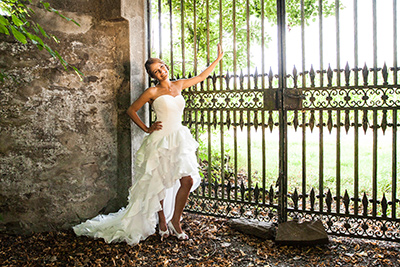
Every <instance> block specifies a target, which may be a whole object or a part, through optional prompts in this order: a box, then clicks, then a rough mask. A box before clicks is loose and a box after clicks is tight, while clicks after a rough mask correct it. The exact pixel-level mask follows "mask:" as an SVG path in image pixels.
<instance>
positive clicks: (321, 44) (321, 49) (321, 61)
mask: <svg viewBox="0 0 400 267" xmlns="http://www.w3.org/2000/svg"><path fill="white" fill-rule="evenodd" d="M322 8H323V0H319V5H318V21H319V64H320V67H319V71H320V75H319V77H320V81H319V84H320V87H323V86H324V38H323V13H322Z"/></svg>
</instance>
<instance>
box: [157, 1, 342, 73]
mask: <svg viewBox="0 0 400 267" xmlns="http://www.w3.org/2000/svg"><path fill="white" fill-rule="evenodd" d="M152 3H153V7H152V8H153V10H154V12H153V15H154V20H155V23H156V24H157V23H158V18H159V13H161V25H162V27H163V29H162V31H164V33H168V31H169V30H170V28H172V34H171V35H172V40H169V41H170V42H171V43H170V44H169V45H168V44H167V43H168V42H163V47H162V48H161V50H162V54H163V55H167V57H166V58H163V59H164V60H165V61H166V62H167V64H169V65H171V63H172V59H171V58H170V49H171V48H172V49H173V51H172V52H173V57H174V58H173V66H174V75H175V76H177V75H178V74H179V75H182V71H181V70H179V67H180V66H179V65H180V64H182V61H183V57H182V56H181V54H182V45H183V46H184V51H185V64H186V63H187V66H186V68H185V69H186V72H188V71H190V72H192V71H193V72H196V70H195V69H194V68H193V65H194V64H193V63H194V61H195V58H194V54H195V53H194V51H196V53H197V57H196V60H197V64H198V68H199V69H200V68H203V67H205V66H207V65H209V63H210V61H211V60H213V56H212V54H213V53H211V56H210V50H211V52H214V49H215V47H216V45H217V44H218V43H219V42H222V45H223V47H224V51H225V57H224V65H225V66H228V68H229V69H232V66H233V65H234V64H235V63H236V66H237V68H238V69H245V68H246V67H254V66H253V62H250V65H251V66H248V58H249V57H248V54H251V49H252V48H253V47H259V46H261V44H262V43H264V45H265V46H266V47H268V43H270V42H271V41H272V38H274V37H275V36H271V34H270V33H269V32H267V30H266V26H267V25H269V26H271V25H276V22H277V15H276V13H277V10H276V0H265V1H264V2H263V6H262V3H261V1H260V0H239V1H232V0H195V1H181V0H179V1H178V0H171V1H167V0H163V1H162V3H161V6H158V1H153V2H152ZM168 3H170V4H171V8H170V7H169V5H168ZM318 4H319V1H318V0H305V1H304V19H305V23H308V22H309V21H310V20H315V19H316V17H317V16H318V12H319V6H318ZM322 5H323V6H322V10H323V14H324V15H325V16H330V15H333V14H334V11H335V2H334V1H328V0H323V1H322ZM340 7H341V8H342V5H341V4H340ZM171 11H172V14H171V13H170V12H171ZM286 17H287V24H288V27H293V26H298V25H300V24H301V8H300V0H294V1H286ZM171 21H172V26H171ZM182 28H183V29H182ZM263 29H264V32H263ZM182 32H183V34H182ZM163 38H164V39H165V38H170V37H169V36H168V37H167V34H164V37H163ZM164 39H163V40H164ZM182 40H183V41H182ZM248 45H250V51H248ZM156 56H158V55H156ZM168 57H169V58H168ZM186 76H187V73H186Z"/></svg>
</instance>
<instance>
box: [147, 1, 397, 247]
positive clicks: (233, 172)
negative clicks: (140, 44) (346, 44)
mask: <svg viewBox="0 0 400 267" xmlns="http://www.w3.org/2000/svg"><path fill="white" fill-rule="evenodd" d="M200 2H201V1H197V0H195V1H191V2H188V1H181V2H179V8H180V9H179V13H174V11H173V8H176V7H177V6H176V5H177V3H178V2H177V3H175V4H174V1H171V0H169V1H165V3H164V1H161V0H160V1H158V2H157V3H153V6H154V7H155V8H154V9H153V10H154V13H155V14H157V16H156V20H155V21H156V22H157V21H158V22H159V23H158V27H159V30H158V31H157V32H156V34H158V35H159V48H158V52H154V54H153V55H152V56H159V57H163V55H164V54H165V52H163V49H166V50H167V51H168V50H169V51H170V53H169V56H168V57H166V59H165V58H164V59H165V60H166V61H167V62H169V63H170V64H172V65H173V66H175V68H172V69H173V75H175V76H177V78H179V76H180V75H181V76H183V77H186V76H188V77H190V76H191V75H195V74H196V73H197V69H198V68H199V65H197V64H192V68H191V71H190V72H189V71H188V69H189V67H185V66H186V64H187V62H188V58H190V60H193V62H194V63H196V62H197V57H198V53H199V51H200V49H197V48H196V47H198V46H196V44H198V39H199V38H200V37H199V36H200V33H199V34H197V33H194V34H193V38H192V39H191V40H192V41H193V44H194V45H193V51H189V50H188V49H187V48H185V47H186V45H187V44H186V43H185V41H184V39H185V36H186V37H187V35H185V33H186V31H190V29H191V28H190V27H189V28H186V27H185V23H186V24H191V25H192V26H193V25H194V28H196V24H198V23H199V22H198V21H197V20H198V19H199V18H198V17H197V16H199V17H202V15H198V14H199V13H200V11H198V12H197V13H196V10H198V9H200V7H201V8H202V12H205V13H206V17H205V20H206V22H205V23H206V25H207V26H206V29H208V30H206V31H205V35H206V41H207V45H206V52H207V53H206V54H207V62H209V60H210V56H209V55H210V52H209V49H210V45H209V43H212V41H211V38H210V34H211V33H210V26H209V23H211V21H214V22H216V23H218V29H219V33H220V34H221V33H223V32H224V30H223V29H222V28H223V27H224V26H225V25H224V21H223V18H222V16H219V17H218V20H216V21H215V20H213V19H212V16H210V13H212V12H213V11H212V10H211V8H212V7H217V8H218V10H219V12H220V13H221V14H226V10H225V11H224V9H223V6H225V4H226V3H227V2H229V3H231V5H230V6H229V8H230V13H229V16H230V18H231V20H232V21H231V22H229V23H231V24H230V25H231V26H230V27H231V28H230V29H231V30H232V31H233V34H232V35H231V38H233V39H232V41H233V42H232V43H233V45H232V49H233V53H231V54H230V53H227V55H228V56H229V55H231V56H232V57H231V59H232V61H231V63H232V65H231V68H233V71H231V72H229V71H224V68H227V66H223V65H222V64H221V65H220V67H219V69H218V71H217V73H216V74H214V75H213V76H210V77H208V79H207V80H206V81H204V82H203V83H201V84H199V85H197V86H194V87H192V88H189V89H188V90H186V91H185V92H184V93H183V94H184V97H185V99H186V109H185V112H184V117H183V122H184V123H185V124H186V125H187V126H188V127H189V128H190V129H191V131H192V133H193V134H194V136H195V137H196V139H197V140H199V142H200V144H201V147H200V149H199V155H198V156H199V161H200V164H201V166H202V174H203V182H202V184H201V186H200V188H199V189H197V190H196V191H195V192H194V193H193V194H192V195H191V197H190V201H189V203H188V207H187V209H188V210H191V211H195V212H199V213H205V214H212V215H217V216H226V217H246V218H257V219H259V220H265V221H270V222H274V223H278V222H282V221H286V220H288V219H297V220H314V219H317V218H318V219H321V220H322V221H323V223H324V225H325V227H326V229H327V231H328V232H329V233H330V234H334V235H343V236H355V237H363V238H373V239H383V240H392V241H400V231H399V230H398V229H400V225H399V223H400V221H399V212H400V207H399V205H400V204H399V201H400V200H399V194H400V192H399V188H398V186H397V184H398V167H399V163H398V153H399V146H398V142H397V139H398V128H399V126H400V123H399V119H398V117H399V115H400V109H399V107H400V88H399V84H398V80H399V67H397V31H398V27H397V1H396V0H394V1H393V2H392V8H393V14H392V20H393V24H392V30H393V31H392V33H393V38H392V42H393V45H392V49H393V51H392V52H393V53H392V55H393V57H392V59H393V64H392V67H388V66H387V65H386V63H383V64H382V66H378V62H380V61H379V60H378V57H377V54H378V40H377V36H378V28H377V26H376V25H377V17H378V16H377V13H376V12H377V9H378V7H379V6H378V5H377V3H376V1H375V0H371V3H370V4H371V11H372V12H371V13H372V22H373V24H372V25H373V27H372V43H373V44H372V54H373V59H372V61H371V63H368V64H372V67H369V66H367V63H364V64H363V67H359V66H358V65H359V64H358V62H359V46H360V45H359V44H358V37H357V32H358V28H359V26H358V23H359V21H358V9H359V7H358V1H357V0H354V1H353V3H352V7H351V9H352V11H353V21H354V24H353V28H354V40H353V45H354V46H353V48H354V49H353V54H354V59H352V60H351V61H352V64H353V67H350V63H348V62H346V63H344V64H343V63H342V62H343V59H342V58H341V56H340V51H343V48H342V43H341V41H340V27H339V25H340V19H339V17H340V10H342V8H343V6H342V3H340V2H339V1H332V4H331V5H330V6H324V4H323V1H319V0H316V1H315V2H316V3H315V4H316V5H317V7H316V9H315V12H316V17H317V18H318V20H319V24H318V31H317V33H316V34H317V35H318V36H319V48H318V54H319V58H320V61H319V62H317V63H316V64H315V66H318V64H319V67H318V69H314V67H313V65H311V66H310V67H309V68H308V69H306V64H305V62H306V59H307V57H306V53H305V50H306V41H305V40H306V38H305V36H304V35H305V31H306V30H305V29H306V27H307V26H306V24H307V18H306V17H307V15H306V13H307V12H311V11H310V10H307V8H309V7H308V6H307V4H305V1H303V0H299V1H291V2H290V3H285V1H280V0H278V1H276V2H275V1H274V3H275V4H274V6H275V8H276V17H277V20H276V25H277V26H276V27H277V29H278V30H277V36H278V40H277V43H278V47H277V49H276V54H277V57H278V65H279V66H278V68H277V70H276V71H273V69H274V68H273V67H271V68H269V69H268V70H266V68H265V64H264V61H265V54H266V52H265V51H264V48H263V47H265V46H266V43H264V40H265V36H266V33H265V31H266V30H265V27H266V26H265V21H266V20H267V18H266V15H265V14H266V13H265V12H266V11H265V9H266V8H267V7H271V2H270V1H261V0H257V1H253V2H250V1H239V2H238V1H228V0H227V1H222V0H216V1H211V0H210V1H208V0H205V1H204V3H203V2H201V3H200ZM214 2H215V3H214ZM190 3H192V8H191V11H190V12H187V13H191V14H192V15H193V16H194V17H193V18H187V17H185V14H187V13H185V10H187V9H188V4H190ZM241 3H242V4H244V7H245V12H244V19H245V21H246V23H245V27H246V29H247V34H245V38H244V39H242V40H245V44H244V46H245V47H246V46H247V48H246V49H245V51H246V54H247V58H250V53H251V51H250V50H251V47H250V43H251V41H250V38H251V30H250V21H251V15H250V14H251V13H252V12H255V11H254V10H252V8H257V5H258V6H259V7H260V8H259V10H258V13H257V14H259V15H260V16H259V20H260V24H259V25H260V27H259V28H258V29H259V30H260V36H261V39H262V41H261V47H262V49H261V54H260V55H261V62H262V63H263V64H262V66H261V67H259V68H255V71H254V73H252V74H250V73H251V71H250V65H251V64H250V62H249V60H247V63H246V64H247V65H246V64H245V65H246V68H245V70H240V71H237V68H238V66H239V65H240V64H239V63H237V62H238V60H237V58H238V56H237V53H236V50H237V38H238V37H237V36H238V35H236V36H235V33H236V32H237V31H240V29H239V30H238V29H237V28H236V27H235V20H236V17H235V15H234V14H236V13H238V14H239V15H240V14H243V13H240V12H238V11H237V6H239V5H240V4H241ZM251 3H254V4H255V6H256V7H254V5H252V4H251ZM296 3H297V4H298V7H299V13H300V15H299V17H300V19H299V25H300V26H299V27H300V28H301V37H300V39H299V43H300V44H301V54H302V56H301V70H300V71H299V70H297V68H296V67H293V68H292V70H291V71H290V72H287V67H286V62H287V59H286V57H287V54H286V37H287V35H288V34H287V33H286V32H285V28H286V27H287V25H288V24H289V23H288V21H290V19H288V18H287V17H286V14H287V13H286V9H288V8H291V7H290V5H295V4H296ZM167 7H168V8H167ZM329 7H330V8H331V9H330V10H331V13H332V14H333V17H334V18H335V21H336V26H335V29H336V32H335V37H336V38H335V39H336V43H335V48H336V49H335V51H336V63H335V65H336V66H335V67H334V68H332V67H331V65H330V64H327V63H326V62H325V61H324V60H323V57H324V55H326V50H324V44H323V38H322V36H323V33H324V34H327V33H325V32H324V28H323V23H322V22H323V17H324V15H326V12H325V11H324V8H326V9H328V8H329ZM185 8H186V9H185ZM164 9H165V10H164ZM224 12H225V13H224ZM328 13H329V12H328ZM177 14H180V15H179V16H178V15H177ZM239 15H238V16H239ZM328 15H329V14H328ZM174 16H175V17H174ZM166 18H169V19H168V20H165V19H166ZM268 19H269V18H268ZM163 21H164V22H165V21H167V26H166V28H167V29H168V30H169V33H170V34H169V36H170V37H169V38H170V40H169V42H167V43H168V44H169V45H167V47H166V48H165V47H164V46H163V45H162V44H163V41H162V40H163V38H162V34H161V32H162V25H163V23H162V22H163ZM176 21H178V22H179V24H178V26H179V27H178V26H177V27H175V24H174V23H176ZM164 26H165V25H164ZM175 31H177V32H180V36H174V34H173V33H174V32H175ZM160 34H161V35H160ZM328 34H329V33H328ZM178 35H179V34H178ZM188 35H190V34H188ZM175 39H176V40H179V42H180V47H179V49H180V50H181V51H180V52H181V55H182V56H181V57H179V56H176V54H177V51H176V50H175V49H176V47H175V46H174V44H176V40H175ZM222 40H223V38H221V37H219V39H218V40H217V41H222ZM224 41H225V43H226V40H224ZM153 43H154V40H153ZM155 50H157V49H155ZM328 52H330V51H328ZM185 56H186V57H185ZM225 57H226V56H225ZM177 62H178V63H179V64H178V63H177ZM177 66H180V67H181V69H180V70H178V67H177ZM259 69H260V71H259ZM152 116H153V117H152V120H154V119H155V118H154V114H152ZM382 147H384V148H385V149H382Z"/></svg>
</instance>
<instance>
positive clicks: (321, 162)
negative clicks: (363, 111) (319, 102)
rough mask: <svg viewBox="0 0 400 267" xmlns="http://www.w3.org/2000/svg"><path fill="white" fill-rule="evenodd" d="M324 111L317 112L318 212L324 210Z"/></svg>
mask: <svg viewBox="0 0 400 267" xmlns="http://www.w3.org/2000/svg"><path fill="white" fill-rule="evenodd" d="M323 112H324V111H323V110H320V111H319V182H318V184H319V211H321V212H322V211H323V210H324V198H323V195H324V126H323V125H324V113H323Z"/></svg>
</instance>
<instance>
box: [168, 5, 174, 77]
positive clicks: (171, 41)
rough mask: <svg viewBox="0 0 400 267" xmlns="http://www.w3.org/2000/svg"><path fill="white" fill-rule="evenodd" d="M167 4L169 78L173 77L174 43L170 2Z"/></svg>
mask: <svg viewBox="0 0 400 267" xmlns="http://www.w3.org/2000/svg"><path fill="white" fill-rule="evenodd" d="M168 3H169V38H170V50H171V51H170V53H171V60H170V62H171V65H170V66H169V69H170V74H171V77H172V78H173V77H174V43H173V40H174V39H173V20H172V0H169V1H168Z"/></svg>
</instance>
